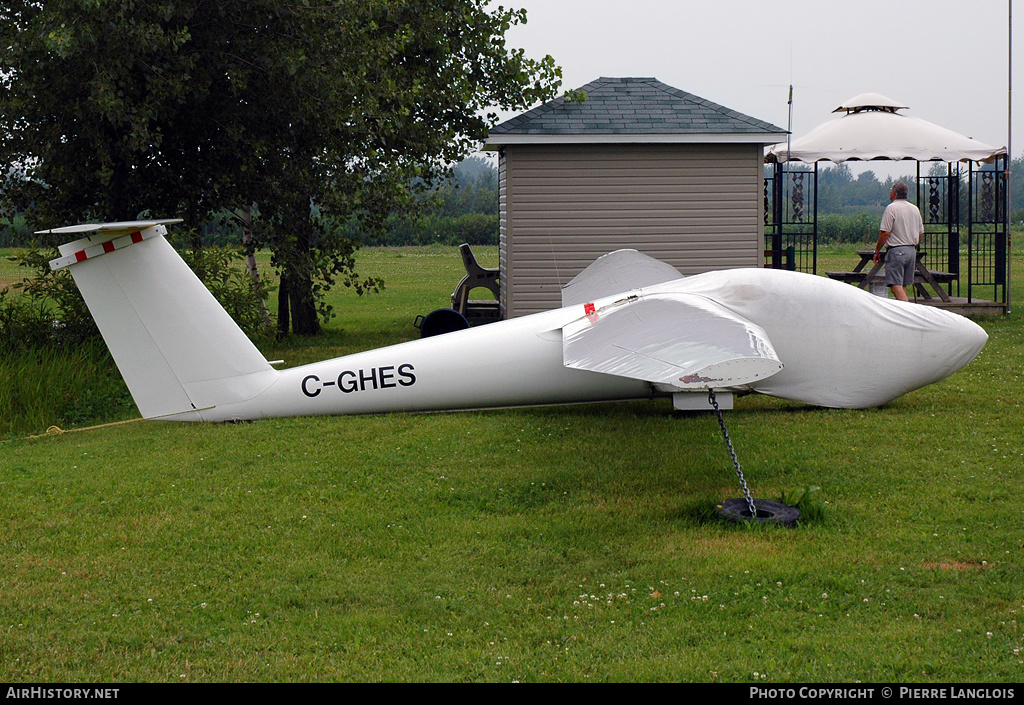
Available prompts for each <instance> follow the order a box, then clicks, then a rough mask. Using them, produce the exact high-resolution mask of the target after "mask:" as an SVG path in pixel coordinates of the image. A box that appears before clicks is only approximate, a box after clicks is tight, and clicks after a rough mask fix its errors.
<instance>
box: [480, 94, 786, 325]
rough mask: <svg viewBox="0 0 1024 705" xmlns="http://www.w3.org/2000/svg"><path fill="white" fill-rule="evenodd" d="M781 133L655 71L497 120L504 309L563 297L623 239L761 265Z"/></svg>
mask: <svg viewBox="0 0 1024 705" xmlns="http://www.w3.org/2000/svg"><path fill="white" fill-rule="evenodd" d="M583 95H585V98H583V99H582V100H579V99H578V98H577V99H574V96H578V97H582V96H583ZM786 134H787V132H786V130H784V129H782V128H780V127H776V126H774V125H771V124H769V123H767V122H764V121H762V120H758V119H756V118H753V117H749V116H747V115H743V114H741V113H738V112H736V111H735V110H730V109H728V108H725V107H723V106H721V105H717V104H716V103H713V102H711V101H708V100H705V99H703V98H700V97H698V96H695V95H693V94H691V93H687V92H685V91H682V90H679V89H677V88H673V87H671V86H668V85H665V84H664V83H661V82H660V81H658V80H657V79H655V78H599V79H597V80H596V81H593V82H591V83H589V84H587V85H585V86H583V87H582V88H580V89H579V90H578V91H575V92H571V93H570V94H567V95H566V96H563V97H561V98H558V99H555V100H552V101H550V102H548V103H545V104H543V105H541V106H539V107H537V108H534V109H532V110H530V111H528V112H526V113H523V114H521V115H518V116H516V117H514V118H512V119H510V120H507V121H505V122H503V123H501V124H499V125H496V126H495V127H494V128H492V130H491V132H490V136H489V138H488V139H487V141H486V142H485V144H484V149H487V150H493V151H497V152H498V155H499V158H498V180H499V199H500V201H499V202H500V206H499V209H500V210H499V213H500V240H499V242H500V247H499V265H498V269H499V281H500V297H499V301H500V308H501V315H502V317H503V318H514V317H517V316H523V315H527V314H531V313H536V312H538V311H544V310H547V309H551V308H557V307H558V306H560V305H561V293H560V292H561V287H562V286H563V285H564V284H566V283H568V282H569V280H570V279H572V278H573V277H574V276H576V274H578V273H579V272H580V271H582V270H583V269H584V268H585V267H586V266H587V265H589V264H590V263H591V262H593V261H594V260H595V259H596V258H598V257H600V256H601V255H603V254H606V253H608V252H610V251H613V250H616V249H621V248H633V249H637V250H639V251H640V252H643V253H644V254H647V255H650V256H652V257H656V258H657V259H660V260H662V261H664V262H667V263H669V264H671V265H672V266H674V267H676V268H677V269H678V270H679V272H680V273H681V274H684V275H688V274H697V273H700V272H705V271H709V270H713V269H723V268H731V267H757V266H760V265H761V263H762V259H763V252H764V242H763V239H764V235H763V227H764V210H763V209H764V205H763V192H762V188H763V181H762V177H763V159H764V147H765V145H768V144H774V143H776V142H779V141H780V140H782V139H784V138H785V136H786Z"/></svg>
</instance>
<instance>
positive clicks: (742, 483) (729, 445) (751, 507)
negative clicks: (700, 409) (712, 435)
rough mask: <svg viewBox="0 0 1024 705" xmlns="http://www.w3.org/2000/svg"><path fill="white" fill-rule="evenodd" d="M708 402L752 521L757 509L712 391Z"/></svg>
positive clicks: (709, 390)
mask: <svg viewBox="0 0 1024 705" xmlns="http://www.w3.org/2000/svg"><path fill="white" fill-rule="evenodd" d="M708 401H709V402H711V406H713V407H715V413H716V414H718V425H719V427H720V428H721V429H722V436H723V437H724V438H725V446H726V448H728V449H729V457H730V458H732V464H733V467H735V468H736V477H738V478H739V479H740V487H742V488H743V496H744V497H745V498H746V500H747V508H748V509H749V510H750V518H751V519H754V518H756V517H757V509H755V508H754V500H753V499H752V498H751V497H750V490H749V489H748V488H747V481H746V480H745V479H744V478H743V469H742V468H741V467H740V461H739V458H737V457H736V451H735V450H734V449H733V447H732V439H730V438H729V432H728V431H727V430H725V417H724V416H723V415H722V410H721V409H719V408H718V399H716V398H715V390H714V389H708Z"/></svg>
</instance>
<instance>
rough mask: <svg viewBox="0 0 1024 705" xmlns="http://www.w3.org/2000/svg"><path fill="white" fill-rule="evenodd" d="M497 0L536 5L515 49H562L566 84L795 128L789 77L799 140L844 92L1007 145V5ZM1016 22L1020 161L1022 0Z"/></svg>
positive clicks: (538, 53) (533, 52)
mask: <svg viewBox="0 0 1024 705" xmlns="http://www.w3.org/2000/svg"><path fill="white" fill-rule="evenodd" d="M498 1H499V2H500V4H502V5H505V6H508V7H516V8H524V9H526V11H527V18H528V22H527V24H526V25H524V26H519V27H514V28H513V29H512V30H510V32H509V33H508V35H507V39H508V42H509V45H510V46H513V47H521V48H523V49H525V50H526V54H527V56H529V57H531V58H540V57H543V56H544V55H545V54H550V55H551V56H552V57H554V59H555V61H556V62H557V63H558V64H559V65H560V66H561V67H562V72H563V73H562V76H563V85H562V88H563V89H568V88H578V87H580V86H582V85H584V84H586V83H589V82H590V81H592V80H594V79H595V78H598V77H601V76H610V77H625V76H653V77H655V78H657V79H658V80H660V81H662V82H663V83H667V84H668V85H670V86H673V87H675V88H679V89H681V90H684V91H687V92H689V93H693V94H695V95H698V96H700V97H702V98H706V99H708V100H711V101H713V102H716V103H719V104H721V105H724V106H725V107H727V108H731V109H733V110H738V111H739V112H741V113H745V114H747V115H750V116H752V117H755V118H759V119H761V120H766V121H768V122H770V123H772V124H774V125H777V126H779V127H781V128H784V129H785V128H786V127H787V125H788V119H789V118H788V106H787V99H788V91H789V85H790V84H792V85H793V93H794V95H793V124H792V130H793V135H794V137H799V136H801V135H803V134H805V133H806V132H807V131H809V130H810V129H811V128H813V127H814V126H816V125H817V124H819V123H821V122H823V121H825V120H827V119H828V118H830V117H832V115H831V112H832V110H834V109H835V108H836V107H838V106H839V105H840V103H842V102H843V101H845V100H846V99H847V98H851V97H853V96H855V95H858V94H860V93H866V92H874V93H881V94H882V95H885V96H888V97H890V98H893V99H895V100H898V101H901V102H902V103H903V104H904V105H907V106H909V110H907V111H905V112H906V114H908V115H913V116H916V117H918V118H922V119H924V120H928V121H930V122H934V123H937V124H939V125H941V126H943V127H946V128H949V129H951V130H955V131H957V132H960V133H962V134H965V135H968V136H970V137H973V138H975V139H978V140H981V141H982V142H986V143H988V144H991V145H993V146H1005V145H1006V144H1007V142H1008V139H1007V138H1008V133H1007V103H1008V95H1009V80H1008V74H1009V66H1008V63H1009V61H1008V57H1009V53H1010V41H1009V36H1008V34H1009V30H1008V19H1009V0H969V1H968V0H888V1H886V2H882V1H881V0H857V1H856V2H848V1H846V0H843V1H839V0H498ZM1013 24H1014V32H1013V45H1014V46H1013V54H1014V61H1013V63H1014V72H1013V82H1014V84H1015V85H1014V86H1013V97H1014V100H1013V102H1014V110H1013V123H1014V130H1013V134H1012V143H1011V149H1012V152H1013V154H1014V155H1015V156H1020V155H1021V153H1022V152H1024V133H1022V132H1021V129H1020V128H1021V125H1022V124H1024V108H1021V107H1018V106H1024V104H1022V103H1021V102H1020V100H1019V98H1018V95H1019V94H1021V93H1024V71H1022V70H1021V68H1022V66H1024V65H1022V63H1021V61H1020V60H1019V57H1020V56H1021V55H1022V54H1024V31H1021V30H1024V2H1018V3H1016V5H1015V6H1014V7H1013ZM1018 84H1019V87H1018ZM507 116H508V117H511V114H509V115H507Z"/></svg>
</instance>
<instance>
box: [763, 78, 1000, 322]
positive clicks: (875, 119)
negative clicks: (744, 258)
mask: <svg viewBox="0 0 1024 705" xmlns="http://www.w3.org/2000/svg"><path fill="white" fill-rule="evenodd" d="M906 108H907V106H906V105H904V104H902V103H900V102H898V101H895V100H892V99H891V98H887V97H885V96H882V95H879V94H877V93H863V94H861V95H858V96H855V97H854V98H851V99H850V100H847V101H845V102H844V103H843V104H842V105H840V106H839V107H837V108H836V109H835V110H834V111H833V112H834V113H837V114H838V115H837V117H834V118H832V119H830V120H827V121H826V122H824V123H822V124H821V125H819V126H818V127H816V128H814V129H813V130H811V131H810V132H809V133H807V134H806V135H804V136H803V137H800V138H798V139H793V140H791V141H787V142H781V143H779V144H775V145H772V146H771V147H769V148H767V149H766V150H765V161H766V162H767V163H768V164H769V165H771V166H770V167H769V169H768V171H767V173H766V176H765V191H764V197H765V239H766V242H765V257H766V266H770V267H777V268H783V267H785V268H790V269H798V270H802V271H811V272H815V273H816V270H817V235H818V228H817V181H818V163H819V162H822V161H827V162H834V163H840V162H846V161H871V160H886V161H904V160H906V161H913V162H915V163H916V182H917V205H918V207H919V208H920V209H921V215H922V216H923V218H924V222H925V237H924V242H923V249H924V250H925V260H924V261H925V264H926V266H927V268H928V269H930V270H937V271H943V272H945V273H946V274H947V276H946V281H947V283H946V284H945V286H946V287H947V292H948V294H949V296H947V297H945V298H951V299H953V301H952V302H951V303H949V304H947V305H946V306H947V307H949V308H955V309H956V308H959V309H961V310H963V311H966V312H979V311H984V310H985V309H986V308H988V309H996V311H1005V309H1006V307H1007V305H1008V303H1009V292H1008V288H1009V287H1008V285H1009V276H1008V263H1009V251H1008V250H1009V230H1008V218H1007V210H1006V203H1007V198H1006V194H1007V191H1006V189H1007V184H1006V159H1007V153H1006V148H1005V147H993V146H991V145H987V144H985V143H983V142H979V141H978V140H975V139H972V138H970V137H966V136H964V135H961V134H959V133H956V132H954V131H952V130H948V129H946V128H943V127H941V126H939V125H936V124H933V123H931V122H928V121H926V120H922V119H920V118H916V117H911V116H908V115H905V114H903V113H901V112H900V111H901V110H904V109H906ZM794 162H795V163H802V164H810V165H813V170H808V169H807V168H806V167H803V168H802V169H800V168H797V169H787V166H788V165H790V164H792V163H794ZM926 162H937V163H945V165H946V169H945V173H944V174H942V173H939V172H940V171H941V170H936V169H931V170H930V171H929V173H927V174H922V173H921V164H922V163H926ZM875 235H877V233H875Z"/></svg>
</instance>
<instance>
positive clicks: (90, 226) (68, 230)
mask: <svg viewBox="0 0 1024 705" xmlns="http://www.w3.org/2000/svg"><path fill="white" fill-rule="evenodd" d="M180 222H181V218H168V219H166V220H127V221H122V222H120V223H84V224H82V225H68V226H67V227H64V228H51V229H50V230H37V231H36V234H37V235H68V234H73V233H107V234H110V235H125V234H128V233H134V232H138V231H139V230H145V229H146V228H151V227H153V226H154V225H173V224H175V223H180Z"/></svg>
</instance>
